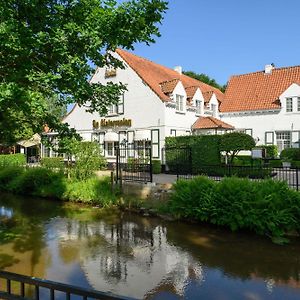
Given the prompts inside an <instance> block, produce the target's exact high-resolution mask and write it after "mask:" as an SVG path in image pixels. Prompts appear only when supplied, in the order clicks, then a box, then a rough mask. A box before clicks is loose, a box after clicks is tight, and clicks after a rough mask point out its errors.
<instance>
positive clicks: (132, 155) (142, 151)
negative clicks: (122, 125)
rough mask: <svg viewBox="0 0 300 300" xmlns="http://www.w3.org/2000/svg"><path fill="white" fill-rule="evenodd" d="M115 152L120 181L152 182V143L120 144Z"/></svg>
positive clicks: (117, 176) (117, 175)
mask: <svg viewBox="0 0 300 300" xmlns="http://www.w3.org/2000/svg"><path fill="white" fill-rule="evenodd" d="M115 151H116V178H117V180H118V181H120V180H121V181H122V180H125V181H134V182H152V179H153V176H152V147H151V143H148V142H141V143H135V144H131V145H128V144H125V145H122V144H120V145H119V146H117V147H116V148H115Z"/></svg>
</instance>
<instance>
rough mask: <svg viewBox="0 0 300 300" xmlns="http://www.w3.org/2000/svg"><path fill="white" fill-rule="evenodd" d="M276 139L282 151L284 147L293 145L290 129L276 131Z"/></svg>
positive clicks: (279, 149)
mask: <svg viewBox="0 0 300 300" xmlns="http://www.w3.org/2000/svg"><path fill="white" fill-rule="evenodd" d="M276 140H277V147H278V151H279V152H281V151H282V150H283V149H286V148H290V147H291V132H290V131H279V132H276Z"/></svg>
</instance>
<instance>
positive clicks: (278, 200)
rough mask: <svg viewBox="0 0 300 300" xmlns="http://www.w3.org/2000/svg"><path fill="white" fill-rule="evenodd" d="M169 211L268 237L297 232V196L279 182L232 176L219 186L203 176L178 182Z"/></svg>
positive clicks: (299, 210) (299, 227)
mask: <svg viewBox="0 0 300 300" xmlns="http://www.w3.org/2000/svg"><path fill="white" fill-rule="evenodd" d="M168 209H169V211H170V212H172V213H173V214H175V215H177V216H179V217H188V218H193V219H196V220H200V221H208V222H210V223H212V224H216V225H222V226H227V227H229V228H230V229H231V230H238V229H246V230H251V231H254V232H256V233H258V234H262V235H267V236H271V237H282V236H284V234H286V233H287V232H291V231H298V232H299V231H300V223H299V220H300V194H299V193H298V192H296V191H293V190H291V189H289V188H288V186H287V184H286V183H285V182H281V181H273V180H263V181H260V182H257V181H250V180H247V179H240V178H234V177H232V178H225V179H223V180H222V181H220V182H218V183H216V182H214V181H212V180H210V179H208V178H205V177H197V178H195V179H193V180H190V181H179V182H177V183H176V184H175V185H174V193H173V194H172V196H171V200H170V202H169V204H168Z"/></svg>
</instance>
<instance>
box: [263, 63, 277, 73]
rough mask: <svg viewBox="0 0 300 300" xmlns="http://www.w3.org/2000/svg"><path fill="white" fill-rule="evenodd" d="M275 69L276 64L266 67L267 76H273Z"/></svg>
mask: <svg viewBox="0 0 300 300" xmlns="http://www.w3.org/2000/svg"><path fill="white" fill-rule="evenodd" d="M273 69H275V65H274V64H270V65H265V74H272V70H273Z"/></svg>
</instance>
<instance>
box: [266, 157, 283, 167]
mask: <svg viewBox="0 0 300 300" xmlns="http://www.w3.org/2000/svg"><path fill="white" fill-rule="evenodd" d="M268 163H269V166H270V167H273V168H280V167H282V161H281V159H270V160H269V161H268Z"/></svg>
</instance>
